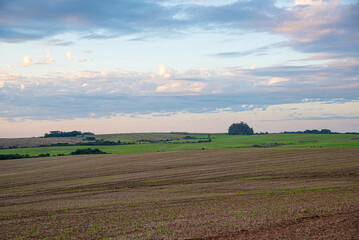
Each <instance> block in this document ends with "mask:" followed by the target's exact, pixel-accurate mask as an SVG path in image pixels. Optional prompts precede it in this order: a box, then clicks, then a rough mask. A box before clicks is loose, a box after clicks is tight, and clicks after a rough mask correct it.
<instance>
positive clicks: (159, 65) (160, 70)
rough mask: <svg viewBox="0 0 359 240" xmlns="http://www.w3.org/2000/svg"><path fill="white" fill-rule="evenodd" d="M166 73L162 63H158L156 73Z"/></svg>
mask: <svg viewBox="0 0 359 240" xmlns="http://www.w3.org/2000/svg"><path fill="white" fill-rule="evenodd" d="M165 74H166V68H165V66H164V65H163V64H158V75H161V76H163V75H165Z"/></svg>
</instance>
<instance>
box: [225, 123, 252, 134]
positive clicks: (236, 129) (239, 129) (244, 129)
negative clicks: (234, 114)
mask: <svg viewBox="0 0 359 240" xmlns="http://www.w3.org/2000/svg"><path fill="white" fill-rule="evenodd" d="M253 133H254V132H253V128H251V127H249V126H248V124H247V123H245V122H240V123H233V124H232V125H231V126H230V127H229V128H228V134H229V135H253Z"/></svg>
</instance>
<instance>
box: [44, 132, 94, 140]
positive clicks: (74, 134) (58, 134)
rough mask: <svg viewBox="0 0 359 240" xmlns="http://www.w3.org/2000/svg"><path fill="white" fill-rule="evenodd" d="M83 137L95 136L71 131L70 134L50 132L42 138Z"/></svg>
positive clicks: (89, 133)
mask: <svg viewBox="0 0 359 240" xmlns="http://www.w3.org/2000/svg"><path fill="white" fill-rule="evenodd" d="M84 135H95V134H94V133H92V132H81V131H71V132H62V131H50V133H45V135H44V137H45V138H49V137H77V136H84Z"/></svg>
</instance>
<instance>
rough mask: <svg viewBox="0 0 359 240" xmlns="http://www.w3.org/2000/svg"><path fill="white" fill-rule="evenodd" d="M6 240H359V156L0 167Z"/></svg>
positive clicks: (191, 156)
mask: <svg viewBox="0 0 359 240" xmlns="http://www.w3.org/2000/svg"><path fill="white" fill-rule="evenodd" d="M0 169H1V172H0V238H1V239H358V236H359V230H358V229H359V149H358V148H345V149H343V148H307V149H303V148H302V149H232V150H231V149H226V150H199V151H175V152H153V153H133V154H122V155H85V156H62V157H47V158H31V159H15V160H4V161H0Z"/></svg>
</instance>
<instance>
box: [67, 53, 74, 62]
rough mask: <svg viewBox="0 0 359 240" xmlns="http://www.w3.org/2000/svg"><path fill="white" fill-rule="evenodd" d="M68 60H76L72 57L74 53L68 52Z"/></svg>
mask: <svg viewBox="0 0 359 240" xmlns="http://www.w3.org/2000/svg"><path fill="white" fill-rule="evenodd" d="M66 58H67V60H72V59H74V58H75V57H74V56H73V55H72V52H67V53H66Z"/></svg>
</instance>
